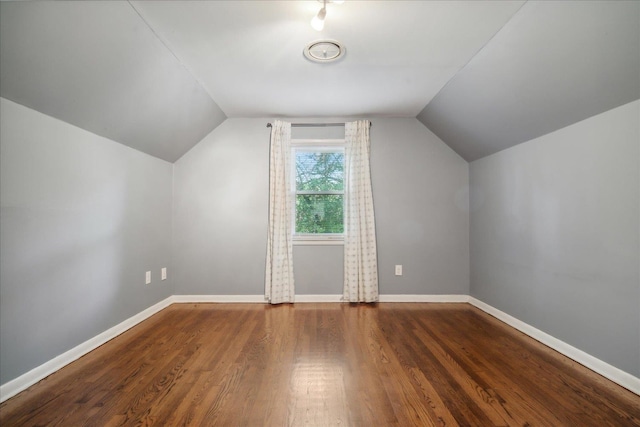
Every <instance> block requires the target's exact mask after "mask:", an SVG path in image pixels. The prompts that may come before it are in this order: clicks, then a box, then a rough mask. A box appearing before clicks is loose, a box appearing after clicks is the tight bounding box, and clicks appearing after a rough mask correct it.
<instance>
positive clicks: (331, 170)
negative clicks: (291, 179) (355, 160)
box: [296, 151, 344, 191]
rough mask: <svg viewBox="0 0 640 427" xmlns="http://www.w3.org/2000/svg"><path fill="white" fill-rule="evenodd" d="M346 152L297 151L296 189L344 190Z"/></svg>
mask: <svg viewBox="0 0 640 427" xmlns="http://www.w3.org/2000/svg"><path fill="white" fill-rule="evenodd" d="M343 171H344V153H342V152H334V153H311V152H307V151H296V190H298V191H342V190H344V182H343V181H344V180H343V176H344V173H343Z"/></svg>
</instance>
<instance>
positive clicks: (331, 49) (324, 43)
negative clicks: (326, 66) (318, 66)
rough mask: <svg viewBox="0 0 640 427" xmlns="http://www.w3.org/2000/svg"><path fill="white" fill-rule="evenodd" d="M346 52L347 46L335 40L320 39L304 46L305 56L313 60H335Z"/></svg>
mask: <svg viewBox="0 0 640 427" xmlns="http://www.w3.org/2000/svg"><path fill="white" fill-rule="evenodd" d="M345 52H346V49H345V47H344V46H343V45H342V44H340V43H339V42H337V41H335V40H318V41H315V42H312V43H310V44H309V45H307V47H305V48H304V56H305V57H306V58H307V59H309V60H311V61H313V62H333V61H336V60H338V59H339V58H342V57H343V56H344V54H345Z"/></svg>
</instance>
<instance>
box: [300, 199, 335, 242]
mask: <svg viewBox="0 0 640 427" xmlns="http://www.w3.org/2000/svg"><path fill="white" fill-rule="evenodd" d="M342 197H343V196H342V194H313V195H309V194H298V195H296V233H314V234H317V233H342V232H344V224H343V222H342V215H343V214H342V209H343V208H342Z"/></svg>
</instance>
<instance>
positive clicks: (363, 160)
mask: <svg viewBox="0 0 640 427" xmlns="http://www.w3.org/2000/svg"><path fill="white" fill-rule="evenodd" d="M369 126H370V123H369V121H368V120H358V121H355V122H349V123H345V168H344V171H345V190H346V191H345V205H344V217H345V218H344V223H345V228H344V234H345V235H344V291H343V300H344V301H349V302H375V301H378V251H377V246H376V226H375V216H374V213H373V192H372V189H371V169H370V165H369V157H370V146H371V143H370V139H369Z"/></svg>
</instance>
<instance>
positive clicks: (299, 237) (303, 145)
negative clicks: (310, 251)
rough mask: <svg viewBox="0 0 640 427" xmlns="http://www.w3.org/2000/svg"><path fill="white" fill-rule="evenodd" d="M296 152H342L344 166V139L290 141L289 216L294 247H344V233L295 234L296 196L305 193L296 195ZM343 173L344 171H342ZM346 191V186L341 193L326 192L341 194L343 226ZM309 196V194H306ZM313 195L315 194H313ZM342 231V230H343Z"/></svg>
mask: <svg viewBox="0 0 640 427" xmlns="http://www.w3.org/2000/svg"><path fill="white" fill-rule="evenodd" d="M298 151H306V152H313V153H322V152H327V153H335V152H342V153H343V155H344V157H343V158H344V159H345V160H344V162H345V165H346V163H347V162H346V150H345V140H344V139H292V140H291V159H292V162H291V163H292V167H291V197H292V200H293V203H292V204H291V205H292V208H291V209H292V215H291V235H292V242H293V244H294V245H344V232H343V233H322V234H320V233H318V234H312V233H296V196H297V195H298V194H304V193H307V192H302V193H298V191H297V188H296V173H297V170H296V166H295V162H296V153H297V152H298ZM343 173H344V170H343ZM346 193H347V189H346V186H345V187H344V190H343V191H342V192H327V193H326V194H342V203H343V210H342V212H343V215H342V222H343V224H344V201H345V198H346ZM307 194H309V193H307ZM314 194H315V193H314ZM343 229H344V228H343Z"/></svg>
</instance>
